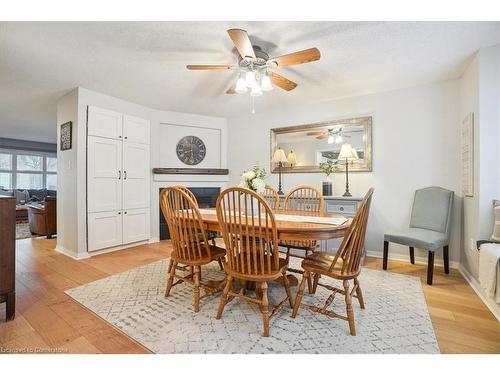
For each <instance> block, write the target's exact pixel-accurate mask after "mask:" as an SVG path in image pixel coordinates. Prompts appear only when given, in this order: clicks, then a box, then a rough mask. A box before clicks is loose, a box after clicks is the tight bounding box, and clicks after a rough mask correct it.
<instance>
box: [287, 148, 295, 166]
mask: <svg viewBox="0 0 500 375" xmlns="http://www.w3.org/2000/svg"><path fill="white" fill-rule="evenodd" d="M286 158H287V160H288V162H289V163H290V167H293V166H294V165H295V164H297V157H296V156H295V154H294V152H293V151H290V152H289V153H288V156H287V157H286Z"/></svg>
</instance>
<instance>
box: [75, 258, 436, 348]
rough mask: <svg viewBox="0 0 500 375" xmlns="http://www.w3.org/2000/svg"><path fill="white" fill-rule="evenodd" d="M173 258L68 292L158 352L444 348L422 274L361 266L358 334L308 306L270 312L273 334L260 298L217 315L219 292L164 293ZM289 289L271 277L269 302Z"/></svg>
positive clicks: (215, 275) (209, 270) (321, 294)
mask: <svg viewBox="0 0 500 375" xmlns="http://www.w3.org/2000/svg"><path fill="white" fill-rule="evenodd" d="M167 265H168V259H165V260H163V261H159V262H155V263H152V264H149V265H146V266H143V267H139V268H134V269H132V270H130V271H127V272H123V273H120V274H116V275H113V276H110V277H108V278H105V279H102V280H98V281H95V282H92V283H90V284H86V285H82V286H80V287H77V288H74V289H70V290H67V291H66V293H67V294H68V295H70V296H71V297H72V298H74V299H75V300H76V301H78V302H80V303H81V304H82V305H84V306H86V307H87V308H89V309H90V310H92V311H93V312H94V313H96V314H97V315H99V316H100V317H101V318H103V319H104V320H106V321H108V322H109V323H111V324H112V325H114V326H115V327H117V328H119V329H120V330H122V331H123V332H124V333H125V334H127V335H128V336H130V337H132V338H133V339H134V340H136V341H138V342H139V343H141V344H142V345H144V346H145V347H147V348H148V349H150V350H151V351H152V352H154V353H439V347H438V345H437V341H436V337H435V335H434V330H433V328H432V324H431V321H430V317H429V312H428V310H427V305H426V303H425V299H424V294H423V290H422V286H421V284H420V280H419V278H417V277H412V276H404V275H398V274H394V273H390V272H383V271H376V270H371V269H363V270H362V273H361V276H360V283H361V287H362V289H363V295H364V297H365V304H366V309H365V310H361V309H360V308H359V304H358V301H357V300H356V299H355V300H354V301H353V303H354V315H355V319H356V331H357V335H356V336H350V335H349V328H348V324H347V322H346V321H343V320H339V319H332V318H329V317H326V316H324V315H320V314H313V313H311V312H309V311H307V310H305V309H300V310H299V314H298V316H297V318H295V319H292V318H291V317H290V313H291V309H290V308H289V307H288V306H286V307H285V308H284V309H283V310H282V311H281V312H280V313H279V314H278V315H277V316H276V317H273V318H272V319H271V326H270V337H262V336H261V332H262V318H261V314H260V311H259V308H258V306H257V305H253V304H249V303H247V302H245V301H242V300H239V299H234V300H233V301H231V302H230V303H228V304H227V305H226V308H225V310H224V314H223V315H222V319H221V320H216V319H215V314H216V311H217V306H218V302H219V299H220V293H218V294H216V295H214V296H209V297H206V298H202V299H201V311H200V312H199V313H197V314H195V313H194V312H193V308H192V302H193V293H192V287H191V286H190V285H186V284H180V285H177V286H175V287H174V288H173V289H172V293H171V296H170V297H168V298H165V297H164V292H165V285H166V280H167ZM202 272H203V276H202V278H203V279H204V280H207V279H213V280H220V279H222V278H223V277H224V274H223V273H222V272H221V271H220V270H219V268H218V265H217V263H213V264H210V265H208V266H205V267H204V268H203V269H202ZM322 281H323V282H326V279H325V278H323V279H322ZM296 289H297V288H296V287H295V288H293V289H292V293H293V296H294V297H295V293H296ZM306 290H307V288H306ZM328 295H329V293H328V291H327V290H326V289H325V288H320V287H318V290H317V293H316V295H314V296H311V295H308V294H307V293H304V299H303V301H304V302H306V303H316V304H322V303H323V302H324V301H325V299H326V298H327V296H328ZM284 296H285V292H284V289H283V287H282V286H281V285H279V284H276V283H270V285H269V299H270V302H271V303H275V304H276V303H278V302H279V301H281V300H282V299H283V298H284ZM337 298H338V299H336V300H335V302H334V307H333V310H334V311H336V312H338V313H341V314H342V315H345V304H344V301H343V296H338V297H337Z"/></svg>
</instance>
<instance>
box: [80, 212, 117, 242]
mask: <svg viewBox="0 0 500 375" xmlns="http://www.w3.org/2000/svg"><path fill="white" fill-rule="evenodd" d="M122 216H123V215H122V212H121V211H110V212H98V213H89V214H88V217H87V220H88V251H95V250H101V249H106V248H108V247H113V246H119V245H121V244H122Z"/></svg>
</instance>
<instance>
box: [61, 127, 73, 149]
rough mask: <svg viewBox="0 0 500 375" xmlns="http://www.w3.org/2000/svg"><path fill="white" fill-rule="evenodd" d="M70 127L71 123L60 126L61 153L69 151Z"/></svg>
mask: <svg viewBox="0 0 500 375" xmlns="http://www.w3.org/2000/svg"><path fill="white" fill-rule="evenodd" d="M72 125H73V124H72V122H71V121H68V122H66V123H64V124H62V125H61V151H65V150H71V139H72V137H71V133H72Z"/></svg>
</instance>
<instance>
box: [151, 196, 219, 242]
mask: <svg viewBox="0 0 500 375" xmlns="http://www.w3.org/2000/svg"><path fill="white" fill-rule="evenodd" d="M163 189H164V188H160V190H159V192H158V194H160V193H161V191H162V190H163ZM188 189H189V190H191V192H192V193H193V194H194V196H195V197H196V200H197V201H198V206H199V207H200V208H215V203H216V202H217V198H218V197H219V194H220V188H218V187H188ZM158 210H159V212H160V241H161V240H168V239H170V234H169V233H168V225H167V222H166V221H165V218H164V217H163V213H162V212H161V208H160V207H159V206H158Z"/></svg>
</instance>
